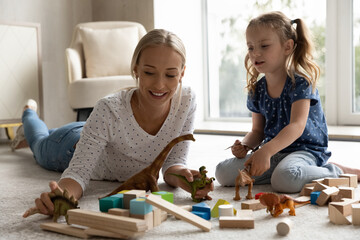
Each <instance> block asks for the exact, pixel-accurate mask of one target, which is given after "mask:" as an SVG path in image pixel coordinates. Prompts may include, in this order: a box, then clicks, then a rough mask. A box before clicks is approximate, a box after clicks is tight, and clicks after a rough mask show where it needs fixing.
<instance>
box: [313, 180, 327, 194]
mask: <svg viewBox="0 0 360 240" xmlns="http://www.w3.org/2000/svg"><path fill="white" fill-rule="evenodd" d="M327 188H329V186H327V185H325V184H322V183H319V182H317V183H316V184H315V186H314V188H313V190H312V191H313V192H321V191H322V190H324V189H327Z"/></svg>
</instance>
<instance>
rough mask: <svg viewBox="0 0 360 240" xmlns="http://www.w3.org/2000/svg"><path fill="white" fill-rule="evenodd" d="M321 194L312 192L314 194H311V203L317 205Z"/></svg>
mask: <svg viewBox="0 0 360 240" xmlns="http://www.w3.org/2000/svg"><path fill="white" fill-rule="evenodd" d="M320 193H321V192H312V193H310V202H311V204H313V205H317V203H316V200H317V199H318V197H319V196H320Z"/></svg>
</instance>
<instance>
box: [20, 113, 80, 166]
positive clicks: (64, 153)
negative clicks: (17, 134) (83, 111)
mask: <svg viewBox="0 0 360 240" xmlns="http://www.w3.org/2000/svg"><path fill="white" fill-rule="evenodd" d="M22 122H23V127H24V135H25V138H26V141H27V143H28V144H29V146H30V149H31V151H32V152H33V154H34V158H35V159H36V162H37V163H38V164H39V165H40V166H42V167H43V168H46V169H48V170H53V171H58V172H63V171H64V170H65V169H66V168H67V167H68V166H69V162H70V160H71V158H72V156H73V154H74V151H75V148H74V147H75V145H76V143H77V142H78V141H79V138H80V133H81V130H82V129H83V126H84V124H85V122H72V123H69V124H66V125H64V126H62V127H60V128H55V129H50V130H49V129H48V127H47V126H46V124H45V123H44V122H43V121H42V120H41V119H40V118H39V116H38V115H37V114H36V112H35V111H33V110H32V109H26V110H25V111H24V112H23V116H22Z"/></svg>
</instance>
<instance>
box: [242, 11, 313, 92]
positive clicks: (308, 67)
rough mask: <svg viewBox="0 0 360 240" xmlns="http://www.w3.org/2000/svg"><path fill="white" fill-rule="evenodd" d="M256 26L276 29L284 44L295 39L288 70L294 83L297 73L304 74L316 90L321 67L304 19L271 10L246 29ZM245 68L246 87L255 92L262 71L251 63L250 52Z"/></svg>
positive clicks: (288, 59) (252, 21)
mask: <svg viewBox="0 0 360 240" xmlns="http://www.w3.org/2000/svg"><path fill="white" fill-rule="evenodd" d="M293 24H296V27H293ZM254 27H255V28H257V27H266V28H270V29H272V30H274V31H275V32H276V33H277V35H278V36H279V38H280V41H281V43H282V44H283V43H285V42H286V41H287V40H289V39H292V40H293V41H294V49H293V52H292V54H290V55H289V56H288V58H287V61H286V72H287V74H288V75H289V76H290V77H291V79H292V81H293V82H294V83H295V77H294V75H295V74H298V75H301V76H303V77H304V78H305V79H306V80H307V81H308V83H309V84H311V85H312V88H313V90H314V89H315V87H316V82H317V81H318V79H319V77H320V68H319V66H318V65H317V64H316V63H315V62H314V61H313V56H312V50H313V43H312V41H311V38H310V34H309V30H308V28H307V27H306V25H305V23H304V21H303V20H301V19H299V18H298V19H295V20H290V19H289V18H288V17H286V16H285V15H284V14H283V13H282V12H270V13H265V14H263V15H260V16H259V17H257V18H254V19H252V20H251V21H250V23H249V25H248V26H247V29H246V31H248V30H249V29H251V28H254ZM245 68H246V70H247V78H246V79H247V86H246V88H247V90H248V91H249V92H250V93H253V92H254V91H255V85H256V82H257V80H258V77H259V74H260V73H259V72H258V71H257V70H256V69H255V67H254V65H253V64H252V63H251V61H250V57H249V53H248V54H246V57H245Z"/></svg>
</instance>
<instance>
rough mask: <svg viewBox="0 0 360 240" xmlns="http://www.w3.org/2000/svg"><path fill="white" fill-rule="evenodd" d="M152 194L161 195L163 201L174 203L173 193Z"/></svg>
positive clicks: (160, 192)
mask: <svg viewBox="0 0 360 240" xmlns="http://www.w3.org/2000/svg"><path fill="white" fill-rule="evenodd" d="M152 194H155V195H160V196H161V198H162V199H164V200H166V201H168V202H171V203H174V194H173V193H172V192H166V191H159V192H153V193H152Z"/></svg>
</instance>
